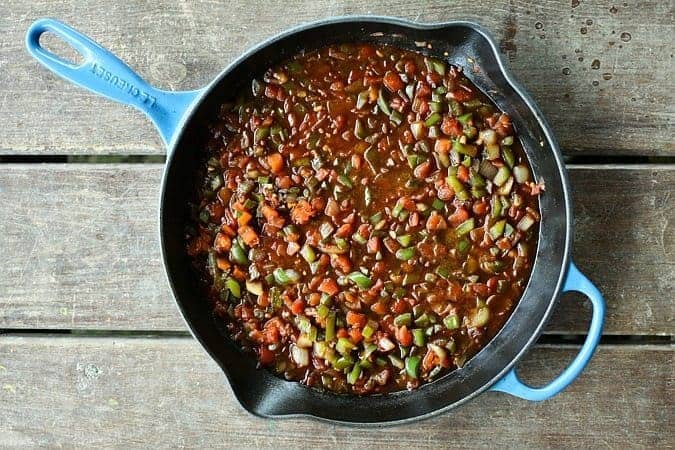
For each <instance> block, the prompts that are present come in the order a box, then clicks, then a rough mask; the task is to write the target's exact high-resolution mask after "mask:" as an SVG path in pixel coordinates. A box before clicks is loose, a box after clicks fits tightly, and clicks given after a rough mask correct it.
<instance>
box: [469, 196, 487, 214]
mask: <svg viewBox="0 0 675 450" xmlns="http://www.w3.org/2000/svg"><path fill="white" fill-rule="evenodd" d="M487 205H488V204H487V202H486V201H485V200H481V201H478V202H476V203H474V204H473V208H472V209H473V213H474V214H476V215H478V216H484V215H485V213H486V212H487Z"/></svg>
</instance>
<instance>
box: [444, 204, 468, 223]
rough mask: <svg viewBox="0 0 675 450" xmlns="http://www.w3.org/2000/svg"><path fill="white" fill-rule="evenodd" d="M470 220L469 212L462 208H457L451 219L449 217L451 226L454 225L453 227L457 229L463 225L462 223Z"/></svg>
mask: <svg viewBox="0 0 675 450" xmlns="http://www.w3.org/2000/svg"><path fill="white" fill-rule="evenodd" d="M468 219H469V212H468V211H467V210H466V209H464V208H463V207H461V206H460V207H459V208H457V209H456V210H455V212H454V213H452V215H451V216H450V217H448V221H450V225H452V226H453V227H456V226H457V225H459V224H461V223H462V222H464V221H466V220H468Z"/></svg>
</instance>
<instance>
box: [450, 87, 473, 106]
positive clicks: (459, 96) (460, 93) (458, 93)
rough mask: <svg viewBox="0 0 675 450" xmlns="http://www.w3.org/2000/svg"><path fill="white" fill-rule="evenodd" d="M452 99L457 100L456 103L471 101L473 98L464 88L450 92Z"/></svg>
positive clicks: (471, 93)
mask: <svg viewBox="0 0 675 450" xmlns="http://www.w3.org/2000/svg"><path fill="white" fill-rule="evenodd" d="M451 94H452V98H454V99H455V100H457V101H458V102H460V103H461V102H468V101H469V100H471V99H472V98H473V96H474V94H473V92H470V91H467V90H466V89H464V88H461V87H460V88H458V89H455V90H454V91H452V93H451Z"/></svg>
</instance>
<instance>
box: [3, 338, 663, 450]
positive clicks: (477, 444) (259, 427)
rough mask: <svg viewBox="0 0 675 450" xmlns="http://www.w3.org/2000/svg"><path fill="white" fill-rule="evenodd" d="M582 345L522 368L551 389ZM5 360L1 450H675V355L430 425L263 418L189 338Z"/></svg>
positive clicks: (77, 345) (51, 350) (614, 364)
mask: <svg viewBox="0 0 675 450" xmlns="http://www.w3.org/2000/svg"><path fill="white" fill-rule="evenodd" d="M577 350H578V349H577V348H576V347H561V346H555V347H554V346H545V347H536V348H535V349H534V350H533V351H532V352H531V353H530V355H528V356H527V357H526V358H525V360H524V361H523V362H522V363H521V364H520V367H521V368H522V370H521V373H522V376H523V377H524V378H525V379H527V380H528V381H530V382H533V383H542V382H545V381H547V380H550V379H551V377H553V376H554V375H555V374H556V373H557V372H558V371H559V370H560V368H561V367H562V366H563V365H564V364H565V363H566V362H567V361H568V360H569V359H570V358H571V357H572V356H573V355H574V353H575V352H576V351H577ZM0 362H1V363H2V364H3V366H2V368H0V385H1V386H2V389H1V390H0V400H1V402H2V405H3V420H2V421H0V446H2V447H12V446H22V447H36V446H47V447H56V446H62V445H63V446H66V447H78V448H79V447H99V446H102V447H106V448H108V447H115V448H138V447H141V446H142V445H143V443H147V442H152V443H153V446H154V447H156V448H165V447H190V448H195V447H199V448H208V447H212V446H218V447H220V446H223V447H228V448H238V449H239V448H299V447H302V448H338V447H339V448H348V449H351V448H354V449H356V448H359V449H360V448H364V447H365V448H383V447H385V446H386V448H423V449H431V448H447V447H452V448H496V447H500V448H515V447H517V448H561V449H562V448H599V447H609V448H639V447H642V448H669V446H672V445H673V433H672V431H673V430H672V423H673V418H674V417H673V415H674V414H673V413H674V411H675V408H674V407H673V406H674V405H673V399H674V398H675V395H674V394H675V392H673V376H674V373H673V347H672V346H658V347H654V346H642V347H634V346H601V347H600V349H599V350H598V352H597V354H596V355H595V357H594V359H593V360H592V361H591V363H590V365H589V366H588V368H587V369H586V371H585V372H584V373H583V374H582V375H581V377H580V378H579V379H578V380H577V381H576V382H575V383H574V384H572V385H571V386H570V387H569V388H568V390H567V391H565V392H563V393H562V394H560V395H559V396H557V397H555V398H553V399H551V400H549V401H546V402H542V403H530V402H526V401H524V400H519V399H515V398H512V397H510V396H508V395H506V394H501V393H486V394H483V395H481V396H480V397H478V398H477V399H474V400H473V401H471V402H470V403H468V404H467V405H465V406H463V407H461V408H459V409H456V410H454V411H451V412H449V413H445V414H442V415H440V416H437V417H434V418H432V419H428V420H426V421H424V422H422V423H415V424H411V425H402V426H396V427H388V428H381V429H358V428H348V427H343V426H335V425H328V424H324V423H319V422H315V421H311V420H307V419H289V420H283V421H282V420H265V419H260V418H257V417H254V416H251V415H250V414H248V413H246V412H245V411H244V410H243V408H241V407H240V406H239V405H238V404H237V402H236V400H235V398H234V396H233V395H232V392H231V390H230V388H229V386H228V385H227V383H226V381H225V378H224V376H223V375H222V373H221V372H220V371H219V369H218V367H217V366H216V364H215V363H214V362H213V361H211V360H210V359H209V358H208V357H207V356H206V354H205V353H204V352H203V351H202V350H201V349H200V348H199V347H198V346H197V344H196V342H195V341H193V340H191V339H189V338H174V339H161V340H159V339H147V338H135V339H129V338H126V339H125V338H120V339H108V338H70V337H39V338H38V337H28V338H26V337H15V336H0ZM627 374H630V376H627ZM374 413H376V412H374Z"/></svg>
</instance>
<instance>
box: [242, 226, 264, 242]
mask: <svg viewBox="0 0 675 450" xmlns="http://www.w3.org/2000/svg"><path fill="white" fill-rule="evenodd" d="M237 232H238V233H239V236H241V238H242V239H243V241H244V242H245V243H246V245H248V246H249V247H255V246H256V245H258V244H259V243H260V239H259V238H258V233H256V232H255V230H254V229H253V228H251V227H250V226H248V225H246V226H243V227H239V230H237Z"/></svg>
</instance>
